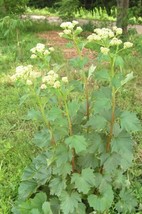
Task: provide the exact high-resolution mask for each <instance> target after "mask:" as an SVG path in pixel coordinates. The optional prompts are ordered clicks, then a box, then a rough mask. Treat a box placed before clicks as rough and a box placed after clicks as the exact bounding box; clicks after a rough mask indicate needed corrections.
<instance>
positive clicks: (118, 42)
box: [110, 37, 122, 46]
mask: <svg viewBox="0 0 142 214" xmlns="http://www.w3.org/2000/svg"><path fill="white" fill-rule="evenodd" d="M121 44H122V40H121V39H118V38H116V37H114V38H113V39H112V40H111V41H110V45H111V46H115V45H121Z"/></svg>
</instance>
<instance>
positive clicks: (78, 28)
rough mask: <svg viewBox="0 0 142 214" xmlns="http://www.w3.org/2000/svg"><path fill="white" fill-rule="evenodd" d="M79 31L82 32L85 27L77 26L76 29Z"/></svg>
mask: <svg viewBox="0 0 142 214" xmlns="http://www.w3.org/2000/svg"><path fill="white" fill-rule="evenodd" d="M75 31H76V32H77V33H81V32H82V31H83V29H82V28H81V27H77V28H76V30H75Z"/></svg>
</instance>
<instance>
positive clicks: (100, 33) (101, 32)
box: [87, 28, 114, 42]
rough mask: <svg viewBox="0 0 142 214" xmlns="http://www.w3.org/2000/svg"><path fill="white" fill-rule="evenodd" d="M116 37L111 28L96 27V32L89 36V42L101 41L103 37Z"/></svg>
mask: <svg viewBox="0 0 142 214" xmlns="http://www.w3.org/2000/svg"><path fill="white" fill-rule="evenodd" d="M112 37H114V32H113V31H112V30H111V29H109V28H96V29H95V30H94V33H93V34H92V35H90V36H88V37H87V39H88V40H89V42H91V41H100V40H103V39H108V38H112Z"/></svg>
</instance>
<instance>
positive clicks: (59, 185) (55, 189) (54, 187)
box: [49, 177, 66, 196]
mask: <svg viewBox="0 0 142 214" xmlns="http://www.w3.org/2000/svg"><path fill="white" fill-rule="evenodd" d="M49 187H50V193H51V195H57V196H60V195H61V193H62V192H63V190H65V188H66V180H65V179H62V178H61V177H56V178H53V179H52V180H51V181H50V183H49Z"/></svg>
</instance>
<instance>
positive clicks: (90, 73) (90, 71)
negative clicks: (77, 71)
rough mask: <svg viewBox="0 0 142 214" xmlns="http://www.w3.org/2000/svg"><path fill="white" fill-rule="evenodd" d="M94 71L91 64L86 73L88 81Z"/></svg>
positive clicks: (94, 67)
mask: <svg viewBox="0 0 142 214" xmlns="http://www.w3.org/2000/svg"><path fill="white" fill-rule="evenodd" d="M95 69H96V66H94V65H93V64H92V65H91V66H90V68H89V71H88V79H90V77H91V76H92V75H93V73H94V71H95Z"/></svg>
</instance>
